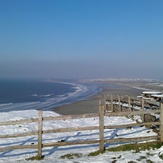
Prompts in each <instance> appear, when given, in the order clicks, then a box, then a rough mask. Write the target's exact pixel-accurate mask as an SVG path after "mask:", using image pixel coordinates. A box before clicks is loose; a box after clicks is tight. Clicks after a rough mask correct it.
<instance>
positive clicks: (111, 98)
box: [110, 95, 113, 112]
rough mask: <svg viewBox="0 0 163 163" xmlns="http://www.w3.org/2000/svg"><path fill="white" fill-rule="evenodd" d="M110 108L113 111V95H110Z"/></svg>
mask: <svg viewBox="0 0 163 163" xmlns="http://www.w3.org/2000/svg"><path fill="white" fill-rule="evenodd" d="M110 110H111V111H112V112H113V96H112V95H110Z"/></svg>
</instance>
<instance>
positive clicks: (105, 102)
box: [104, 95, 106, 112]
mask: <svg viewBox="0 0 163 163" xmlns="http://www.w3.org/2000/svg"><path fill="white" fill-rule="evenodd" d="M104 112H106V95H104Z"/></svg>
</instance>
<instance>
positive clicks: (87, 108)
mask: <svg viewBox="0 0 163 163" xmlns="http://www.w3.org/2000/svg"><path fill="white" fill-rule="evenodd" d="M110 84H111V83H108V84H107V83H105V85H102V84H101V85H99V87H101V88H102V91H101V92H98V93H97V94H95V95H93V96H91V97H88V98H87V99H84V100H81V101H76V102H73V103H70V104H65V105H62V106H58V107H55V108H53V109H52V111H54V112H56V113H58V114H61V115H73V114H88V113H98V107H99V96H100V95H111V94H112V95H121V96H125V95H130V96H132V97H136V96H139V95H141V93H142V90H140V89H136V88H134V87H132V86H130V85H124V84H118V83H117V85H116V87H114V86H111V85H110ZM144 89H145V88H144Z"/></svg>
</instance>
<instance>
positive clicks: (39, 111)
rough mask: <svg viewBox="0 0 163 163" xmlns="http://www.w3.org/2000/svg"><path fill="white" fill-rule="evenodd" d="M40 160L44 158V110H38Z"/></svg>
mask: <svg viewBox="0 0 163 163" xmlns="http://www.w3.org/2000/svg"><path fill="white" fill-rule="evenodd" d="M38 158H39V159H41V158H42V110H38Z"/></svg>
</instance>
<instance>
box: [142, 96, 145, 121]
mask: <svg viewBox="0 0 163 163" xmlns="http://www.w3.org/2000/svg"><path fill="white" fill-rule="evenodd" d="M142 111H144V97H142ZM144 117H145V115H144V114H142V122H144Z"/></svg>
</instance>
